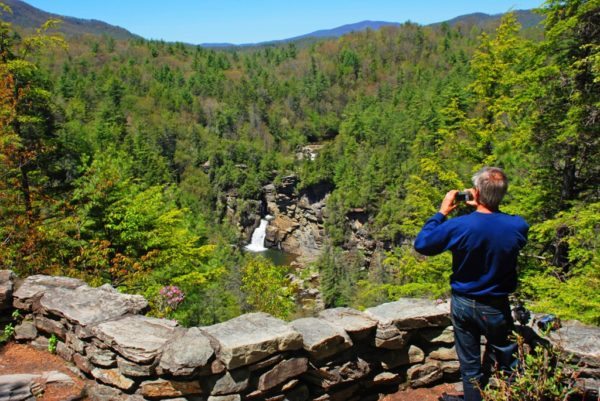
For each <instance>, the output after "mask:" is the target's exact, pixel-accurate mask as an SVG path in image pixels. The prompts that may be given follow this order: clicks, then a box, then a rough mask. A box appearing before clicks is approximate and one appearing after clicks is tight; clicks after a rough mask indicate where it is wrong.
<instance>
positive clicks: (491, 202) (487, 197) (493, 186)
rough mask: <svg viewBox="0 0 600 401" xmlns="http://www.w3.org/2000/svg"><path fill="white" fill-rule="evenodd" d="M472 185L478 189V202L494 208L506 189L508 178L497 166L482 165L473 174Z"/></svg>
mask: <svg viewBox="0 0 600 401" xmlns="http://www.w3.org/2000/svg"><path fill="white" fill-rule="evenodd" d="M473 185H474V186H475V188H476V189H477V190H479V203H481V204H482V205H484V206H486V207H487V208H489V209H492V210H496V209H498V206H499V205H500V202H501V201H502V198H503V197H504V195H505V194H506V190H507V189H508V178H506V174H504V171H502V169H501V168H498V167H484V168H482V169H481V170H479V171H478V172H477V173H475V175H474V176H473Z"/></svg>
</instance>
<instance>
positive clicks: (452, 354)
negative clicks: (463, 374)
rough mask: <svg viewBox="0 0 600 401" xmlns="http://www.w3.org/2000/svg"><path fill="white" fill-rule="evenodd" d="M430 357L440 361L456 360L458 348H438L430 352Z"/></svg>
mask: <svg viewBox="0 0 600 401" xmlns="http://www.w3.org/2000/svg"><path fill="white" fill-rule="evenodd" d="M429 357H430V358H433V359H437V360H440V361H456V360H458V355H456V348H454V347H452V348H438V349H436V350H433V351H431V352H430V353H429Z"/></svg>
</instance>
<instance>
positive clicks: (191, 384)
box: [137, 379, 203, 399]
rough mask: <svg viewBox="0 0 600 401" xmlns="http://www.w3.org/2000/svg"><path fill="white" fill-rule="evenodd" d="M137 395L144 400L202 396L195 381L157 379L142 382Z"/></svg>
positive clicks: (200, 388)
mask: <svg viewBox="0 0 600 401" xmlns="http://www.w3.org/2000/svg"><path fill="white" fill-rule="evenodd" d="M137 393H138V394H140V395H142V396H144V397H146V398H161V399H162V398H173V397H186V398H187V397H188V396H190V395H199V394H202V393H203V390H202V387H201V386H200V383H198V382H197V381H177V380H165V379H158V380H152V381H145V382H143V383H142V384H140V388H139V389H138V390H137Z"/></svg>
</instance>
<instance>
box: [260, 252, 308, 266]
mask: <svg viewBox="0 0 600 401" xmlns="http://www.w3.org/2000/svg"><path fill="white" fill-rule="evenodd" d="M252 253H255V254H257V255H261V256H263V257H265V258H267V259H269V260H270V261H271V262H273V264H274V265H275V266H289V265H290V264H291V263H292V262H293V261H295V260H296V259H298V255H294V254H293V253H287V252H283V251H280V250H279V249H275V248H269V249H267V250H266V251H261V252H252Z"/></svg>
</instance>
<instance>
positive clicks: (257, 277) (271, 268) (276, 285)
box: [241, 257, 295, 319]
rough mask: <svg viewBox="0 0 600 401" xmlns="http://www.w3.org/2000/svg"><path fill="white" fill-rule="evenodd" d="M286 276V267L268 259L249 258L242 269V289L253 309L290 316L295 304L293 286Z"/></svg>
mask: <svg viewBox="0 0 600 401" xmlns="http://www.w3.org/2000/svg"><path fill="white" fill-rule="evenodd" d="M286 276H287V271H286V269H285V268H283V267H281V266H275V265H273V264H272V263H271V262H269V261H268V260H267V259H264V258H261V257H251V258H249V260H248V261H247V262H246V264H245V266H244V267H243V269H242V286H241V290H242V292H243V293H244V296H245V301H246V303H247V304H248V305H249V306H250V308H251V310H252V311H261V312H266V313H270V314H271V315H273V316H275V317H279V318H281V319H286V318H288V317H289V316H290V315H291V313H292V312H293V311H294V309H295V304H294V298H293V288H292V287H291V283H290V281H289V279H288V278H287V277H286Z"/></svg>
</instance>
